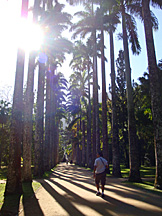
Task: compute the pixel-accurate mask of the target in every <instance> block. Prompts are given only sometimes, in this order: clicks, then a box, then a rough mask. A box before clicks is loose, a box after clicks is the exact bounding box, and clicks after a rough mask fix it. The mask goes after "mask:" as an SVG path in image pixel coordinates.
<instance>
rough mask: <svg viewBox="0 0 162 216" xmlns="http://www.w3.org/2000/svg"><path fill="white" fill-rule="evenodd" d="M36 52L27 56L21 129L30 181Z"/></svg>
mask: <svg viewBox="0 0 162 216" xmlns="http://www.w3.org/2000/svg"><path fill="white" fill-rule="evenodd" d="M39 5H40V0H35V1H34V11H33V22H37V17H38V8H39ZM35 58H36V53H35V52H34V51H32V52H31V53H30V56H29V65H28V79H27V89H26V95H25V98H24V102H25V104H24V105H25V106H24V129H23V181H31V180H32V173H31V146H32V129H33V127H32V126H33V124H32V116H33V103H34V92H33V87H34V69H35Z"/></svg>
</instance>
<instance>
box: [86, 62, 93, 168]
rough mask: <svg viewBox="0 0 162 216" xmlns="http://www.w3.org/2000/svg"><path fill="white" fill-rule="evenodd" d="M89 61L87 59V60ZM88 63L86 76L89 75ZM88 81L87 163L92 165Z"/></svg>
mask: <svg viewBox="0 0 162 216" xmlns="http://www.w3.org/2000/svg"><path fill="white" fill-rule="evenodd" d="M88 62H89V61H88ZM89 71H90V69H89V64H88V76H89ZM90 96H91V95H90V81H89V80H88V103H89V104H88V111H87V163H88V167H92V146H91V98H90Z"/></svg>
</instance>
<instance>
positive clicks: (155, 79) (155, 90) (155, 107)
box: [142, 0, 162, 189]
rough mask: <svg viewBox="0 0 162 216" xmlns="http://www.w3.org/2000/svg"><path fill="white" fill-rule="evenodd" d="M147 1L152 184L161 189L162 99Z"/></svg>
mask: <svg viewBox="0 0 162 216" xmlns="http://www.w3.org/2000/svg"><path fill="white" fill-rule="evenodd" d="M149 3H150V1H149V0H143V1H142V6H143V7H142V10H143V18H144V29H145V38H146V48H147V58H148V68H149V80H150V92H151V105H152V116H153V124H154V137H155V138H154V143H155V159H156V176H155V183H154V185H155V187H156V188H159V189H162V109H161V107H162V106H161V105H162V99H161V90H160V83H159V75H158V68H157V62H156V55H155V47H154V39H153V32H152V24H151V16H150V8H149Z"/></svg>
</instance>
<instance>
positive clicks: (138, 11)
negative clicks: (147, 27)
mask: <svg viewBox="0 0 162 216" xmlns="http://www.w3.org/2000/svg"><path fill="white" fill-rule="evenodd" d="M160 2H161V1H160ZM160 5H161V4H155V2H154V3H153V1H152V6H154V7H156V6H157V7H158V6H159V7H160V8H162V6H160ZM127 10H128V11H129V12H130V14H133V15H135V16H136V17H137V18H139V19H140V20H141V21H142V22H143V21H144V20H143V14H142V0H132V1H131V5H128V6H127ZM150 13H151V23H152V27H153V29H154V30H157V29H158V20H157V18H156V16H155V14H154V13H153V12H152V11H150Z"/></svg>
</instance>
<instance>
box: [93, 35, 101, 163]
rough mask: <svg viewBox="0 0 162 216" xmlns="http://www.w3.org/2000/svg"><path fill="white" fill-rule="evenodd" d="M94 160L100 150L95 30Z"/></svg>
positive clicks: (94, 36) (94, 37)
mask: <svg viewBox="0 0 162 216" xmlns="http://www.w3.org/2000/svg"><path fill="white" fill-rule="evenodd" d="M93 39H94V53H93V160H94V159H95V157H96V152H97V151H99V150H100V135H99V105H98V76H97V44H96V31H94V32H93Z"/></svg>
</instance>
